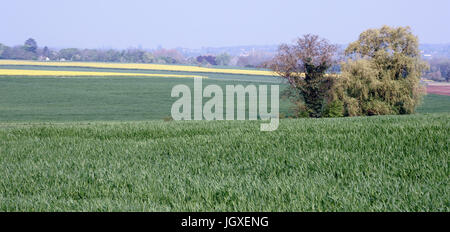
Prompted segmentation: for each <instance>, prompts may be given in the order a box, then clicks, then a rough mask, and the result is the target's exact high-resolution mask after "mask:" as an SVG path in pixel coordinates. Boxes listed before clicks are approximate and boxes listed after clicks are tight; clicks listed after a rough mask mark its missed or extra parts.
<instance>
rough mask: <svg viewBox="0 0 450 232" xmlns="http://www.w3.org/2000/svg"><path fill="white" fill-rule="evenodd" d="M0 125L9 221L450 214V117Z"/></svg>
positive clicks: (0, 181) (0, 197) (2, 204)
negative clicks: (152, 215)
mask: <svg viewBox="0 0 450 232" xmlns="http://www.w3.org/2000/svg"><path fill="white" fill-rule="evenodd" d="M259 123H260V122H255V121H244V122H242V121H241V122H239V121H234V122H230V121H228V122H227V121H219V122H186V121H185V122H129V123H112V122H109V123H106V122H97V123H61V124H22V123H3V124H0V167H1V168H0V176H1V178H0V210H1V211H63V210H64V211H67V210H74V211H115V210H121V211H128V210H130V211H224V210H230V211H449V210H450V194H449V170H448V164H449V137H448V131H450V115H449V114H432V115H411V116H382V117H366V118H339V119H296V120H282V121H281V124H280V128H279V129H278V130H277V131H275V132H270V133H261V132H260V131H259V130H258V128H259Z"/></svg>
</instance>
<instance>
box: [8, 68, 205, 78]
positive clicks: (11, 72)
mask: <svg viewBox="0 0 450 232" xmlns="http://www.w3.org/2000/svg"><path fill="white" fill-rule="evenodd" d="M0 76H64V77H66V76H77V77H81V76H134V77H177V78H178V77H179V78H208V77H206V76H196V75H178V74H156V73H121V72H84V71H52V70H25V69H0Z"/></svg>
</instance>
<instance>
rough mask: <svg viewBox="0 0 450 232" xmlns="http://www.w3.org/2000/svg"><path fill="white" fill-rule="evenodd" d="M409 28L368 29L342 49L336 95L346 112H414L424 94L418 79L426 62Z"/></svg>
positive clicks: (385, 27) (368, 113)
mask: <svg viewBox="0 0 450 232" xmlns="http://www.w3.org/2000/svg"><path fill="white" fill-rule="evenodd" d="M418 47H419V42H418V38H417V37H416V36H414V35H413V34H412V32H411V29H410V28H409V27H396V28H392V27H388V26H383V27H382V28H379V29H369V30H367V31H364V32H363V33H361V34H360V36H359V39H358V40H357V41H355V42H353V43H351V44H350V45H349V46H348V47H347V49H346V50H345V53H346V55H348V56H350V57H351V59H349V60H348V61H347V62H345V63H343V64H342V66H341V68H342V75H341V78H342V79H341V80H342V82H341V83H340V84H341V86H340V87H341V90H342V93H340V94H339V95H341V96H338V97H339V98H341V99H342V100H343V102H344V105H345V111H346V114H347V115H349V116H355V115H382V114H410V113H413V112H414V110H415V108H416V107H417V105H418V104H419V102H420V100H421V96H422V95H423V90H422V89H421V87H420V84H419V81H420V77H421V75H422V73H423V71H424V70H425V69H426V68H427V66H426V64H425V63H424V62H423V61H422V60H421V59H420V51H419V48H418Z"/></svg>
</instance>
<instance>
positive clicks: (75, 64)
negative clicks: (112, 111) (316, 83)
mask: <svg viewBox="0 0 450 232" xmlns="http://www.w3.org/2000/svg"><path fill="white" fill-rule="evenodd" d="M0 65H35V66H56V67H88V68H117V69H141V70H164V71H180V72H202V73H224V74H243V75H258V76H276V74H275V73H274V72H272V71H265V70H245V69H224V68H205V67H197V66H188V65H164V64H131V63H100V62H40V61H26V60H0Z"/></svg>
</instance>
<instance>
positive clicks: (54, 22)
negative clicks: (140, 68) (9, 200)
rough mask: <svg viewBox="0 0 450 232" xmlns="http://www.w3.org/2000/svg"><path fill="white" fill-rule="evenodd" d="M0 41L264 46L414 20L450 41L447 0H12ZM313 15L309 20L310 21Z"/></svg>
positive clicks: (342, 38)
mask: <svg viewBox="0 0 450 232" xmlns="http://www.w3.org/2000/svg"><path fill="white" fill-rule="evenodd" d="M2 8H3V9H4V11H3V12H2V14H0V20H1V22H3V25H2V27H0V34H1V35H2V37H1V38H0V43H3V44H5V45H8V46H13V45H19V44H23V42H24V41H25V40H26V39H27V38H30V37H31V38H34V39H36V41H37V42H38V45H39V46H48V47H53V48H63V47H77V48H115V49H123V48H130V47H141V48H145V49H151V48H156V47H158V46H162V47H165V48H175V47H183V48H191V49H195V48H202V47H232V46H255V45H256V46H257V45H261V46H265V45H268V46H270V45H277V44H280V43H283V42H290V41H292V40H293V39H294V38H296V37H298V36H300V35H303V34H307V33H312V34H318V35H320V36H321V37H324V38H327V39H328V40H330V41H331V42H333V43H337V44H347V43H350V42H352V41H354V40H356V39H357V37H358V35H359V34H360V33H361V32H362V31H364V30H366V29H369V28H375V27H380V26H382V25H389V26H411V28H412V30H413V33H414V34H416V35H417V36H418V37H419V40H420V43H421V44H448V43H450V40H449V37H450V29H449V27H448V25H447V22H449V21H450V16H449V15H448V10H449V9H450V1H447V0H436V1H429V2H426V3H425V2H423V1H417V0H415V1H406V0H398V1H387V0H381V1H380V0H378V1H372V2H368V1H355V0H348V1H329V0H328V1H325V0H323V1H314V2H312V1H287V0H285V1H246V2H242V1H236V0H230V1H226V2H212V1H189V2H187V1H166V2H152V3H150V2H146V1H138V0H130V1H127V2H126V3H125V2H123V1H122V2H120V1H105V0H101V1H100V0H99V1H86V0H81V1H76V2H75V1H74V2H62V1H56V0H43V1H38V2H37V1H36V2H35V1H25V0H18V1H8V2H5V3H3V4H2ZM309 19H310V20H309Z"/></svg>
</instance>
